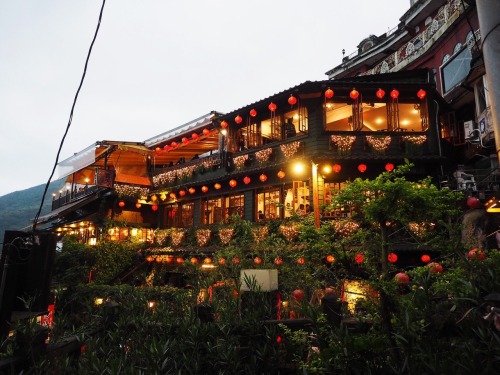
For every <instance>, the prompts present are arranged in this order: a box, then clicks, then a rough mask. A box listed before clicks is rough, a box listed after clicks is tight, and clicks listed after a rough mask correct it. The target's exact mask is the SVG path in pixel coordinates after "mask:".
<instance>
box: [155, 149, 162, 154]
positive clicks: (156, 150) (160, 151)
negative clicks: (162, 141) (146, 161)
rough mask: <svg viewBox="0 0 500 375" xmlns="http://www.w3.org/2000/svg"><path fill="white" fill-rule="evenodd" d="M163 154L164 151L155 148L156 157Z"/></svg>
mask: <svg viewBox="0 0 500 375" xmlns="http://www.w3.org/2000/svg"><path fill="white" fill-rule="evenodd" d="M162 152H163V150H162V149H161V148H160V147H156V148H155V153H156V155H161V153H162Z"/></svg>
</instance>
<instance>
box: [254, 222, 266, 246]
mask: <svg viewBox="0 0 500 375" xmlns="http://www.w3.org/2000/svg"><path fill="white" fill-rule="evenodd" d="M268 233H269V227H268V226H267V225H266V226H261V227H255V228H252V235H253V239H254V241H255V242H256V243H260V242H262V241H264V240H265V239H266V237H267V234H268Z"/></svg>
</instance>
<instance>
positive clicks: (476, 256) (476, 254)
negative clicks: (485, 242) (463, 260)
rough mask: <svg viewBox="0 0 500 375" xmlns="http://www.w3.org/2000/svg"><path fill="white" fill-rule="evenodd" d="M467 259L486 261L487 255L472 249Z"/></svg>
mask: <svg viewBox="0 0 500 375" xmlns="http://www.w3.org/2000/svg"><path fill="white" fill-rule="evenodd" d="M467 258H469V259H473V260H485V259H486V254H484V253H483V251H482V250H479V249H472V250H470V251H469V252H468V253H467Z"/></svg>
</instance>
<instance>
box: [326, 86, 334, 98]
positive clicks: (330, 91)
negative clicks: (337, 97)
mask: <svg viewBox="0 0 500 375" xmlns="http://www.w3.org/2000/svg"><path fill="white" fill-rule="evenodd" d="M333 94H334V92H333V90H332V89H330V88H328V89H327V90H326V91H325V98H327V99H331V98H333Z"/></svg>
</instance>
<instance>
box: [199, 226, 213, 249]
mask: <svg viewBox="0 0 500 375" xmlns="http://www.w3.org/2000/svg"><path fill="white" fill-rule="evenodd" d="M211 233H212V232H211V231H210V229H198V230H197V231H196V241H197V242H198V245H199V246H205V245H206V244H207V243H208V241H210V234H211Z"/></svg>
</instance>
